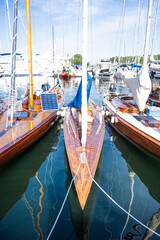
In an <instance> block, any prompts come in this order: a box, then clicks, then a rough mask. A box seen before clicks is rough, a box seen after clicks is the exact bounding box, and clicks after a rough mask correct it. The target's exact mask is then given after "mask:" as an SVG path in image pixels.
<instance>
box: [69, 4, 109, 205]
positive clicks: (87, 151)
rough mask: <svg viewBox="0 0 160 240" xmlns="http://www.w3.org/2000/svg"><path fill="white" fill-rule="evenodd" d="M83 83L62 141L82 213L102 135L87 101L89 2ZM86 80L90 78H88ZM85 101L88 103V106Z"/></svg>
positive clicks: (95, 112)
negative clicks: (63, 141)
mask: <svg viewBox="0 0 160 240" xmlns="http://www.w3.org/2000/svg"><path fill="white" fill-rule="evenodd" d="M83 10H84V16H83V27H84V25H85V32H84V35H83V64H82V66H83V67H82V71H83V74H82V80H81V83H80V85H79V88H78V91H77V95H76V97H75V98H74V100H73V101H72V102H71V103H70V104H69V109H68V111H67V112H66V115H65V118H64V140H65V146H66V151H67V155H68V161H69V165H70V169H71V173H72V177H74V178H75V181H74V184H75V188H76V192H77V196H78V199H79V203H80V206H81V208H82V209H84V207H85V204H86V201H87V198H88V195H89V192H90V189H91V185H92V179H91V178H92V177H93V178H94V175H95V172H96V169H97V165H98V162H99V157H100V153H101V150H102V145H103V138H104V133H105V127H104V118H103V114H102V111H101V109H100V107H99V106H98V105H97V104H96V102H95V101H94V100H93V99H92V98H89V95H90V89H91V85H92V78H91V77H90V78H89V82H88V84H87V56H86V54H87V51H86V49H87V42H86V41H87V40H86V38H87V16H86V15H87V14H88V1H87V0H85V1H84V6H83ZM88 77H89V76H88ZM87 101H88V103H87Z"/></svg>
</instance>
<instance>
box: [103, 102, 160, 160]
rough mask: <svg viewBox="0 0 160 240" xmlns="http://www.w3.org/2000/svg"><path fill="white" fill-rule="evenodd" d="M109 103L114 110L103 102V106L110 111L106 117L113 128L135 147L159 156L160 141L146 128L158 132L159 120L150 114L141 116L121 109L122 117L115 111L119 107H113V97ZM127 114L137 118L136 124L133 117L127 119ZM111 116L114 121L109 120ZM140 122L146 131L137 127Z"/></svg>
mask: <svg viewBox="0 0 160 240" xmlns="http://www.w3.org/2000/svg"><path fill="white" fill-rule="evenodd" d="M116 102H117V101H116ZM110 103H111V104H113V106H114V108H115V110H113V109H111V108H110V107H109V105H107V104H105V108H106V110H107V111H108V112H109V113H110V114H108V116H107V119H108V120H109V122H110V124H111V125H112V126H113V127H114V129H115V130H117V131H118V133H120V134H121V135H123V136H124V137H126V138H127V139H128V140H129V141H131V142H132V143H134V144H135V145H136V146H137V147H140V148H141V149H144V150H146V151H147V152H148V153H151V154H152V155H154V156H156V157H158V158H160V141H159V140H158V139H157V138H156V137H153V136H152V135H151V134H149V131H147V128H148V129H149V128H151V129H153V131H154V132H155V134H156V135H158V134H160V121H159V120H157V119H155V118H153V117H151V116H147V115H142V116H141V115H138V114H134V113H128V111H122V112H123V113H124V114H125V115H124V117H122V114H119V113H118V112H117V110H120V111H121V108H116V107H115V104H114V103H115V99H114V98H113V99H112V100H111V101H110ZM127 108H128V106H127V105H126V109H127ZM127 114H128V116H129V114H130V116H132V117H133V118H135V119H136V120H137V121H136V122H137V124H135V121H134V119H133V122H131V121H128V118H127ZM112 116H114V121H113V120H111V118H112ZM140 124H143V126H144V127H146V131H145V129H143V130H142V129H141V127H139V128H138V126H140Z"/></svg>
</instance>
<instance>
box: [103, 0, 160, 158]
mask: <svg viewBox="0 0 160 240" xmlns="http://www.w3.org/2000/svg"><path fill="white" fill-rule="evenodd" d="M151 11H152V0H150V1H149V7H148V20H147V31H146V41H145V51H144V62H143V66H142V69H141V71H140V72H139V74H138V76H136V77H134V76H133V75H132V74H131V73H127V74H126V72H125V71H123V70H121V75H122V79H123V81H124V82H125V83H126V84H127V86H128V88H129V89H130V92H131V95H128V94H121V95H118V94H117V93H110V94H109V96H105V97H104V105H105V114H106V118H107V121H108V122H109V123H110V124H111V126H112V127H113V128H114V129H115V130H116V131H118V133H119V134H121V135H122V136H123V137H125V138H126V139H127V140H128V141H130V142H132V143H133V144H134V145H136V146H137V147H138V148H140V149H141V150H142V151H145V152H146V153H147V154H151V155H152V156H155V158H158V159H159V158H160V109H155V108H154V107H152V106H149V105H146V102H147V99H148V97H149V94H150V91H151V80H150V77H149V70H148V65H147V60H148V47H149V34H150V24H151Z"/></svg>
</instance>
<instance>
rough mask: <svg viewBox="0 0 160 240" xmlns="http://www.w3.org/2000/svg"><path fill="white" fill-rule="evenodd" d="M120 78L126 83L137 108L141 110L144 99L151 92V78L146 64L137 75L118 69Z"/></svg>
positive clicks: (145, 99)
mask: <svg viewBox="0 0 160 240" xmlns="http://www.w3.org/2000/svg"><path fill="white" fill-rule="evenodd" d="M119 74H120V78H121V79H122V80H123V81H124V82H125V83H126V85H127V86H128V88H129V89H130V92H131V93H132V96H133V98H134V100H135V102H136V104H137V106H138V108H139V111H143V110H144V108H145V104H146V101H147V99H148V96H149V94H150V92H151V80H150V78H149V74H148V66H145V67H144V66H143V67H142V69H141V71H140V72H139V75H138V76H136V77H135V76H134V75H133V73H132V72H131V71H129V70H128V71H124V70H122V69H119Z"/></svg>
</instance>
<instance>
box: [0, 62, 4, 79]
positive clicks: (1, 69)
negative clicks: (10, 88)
mask: <svg viewBox="0 0 160 240" xmlns="http://www.w3.org/2000/svg"><path fill="white" fill-rule="evenodd" d="M3 75H4V70H3V68H2V66H1V65H0V77H3Z"/></svg>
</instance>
